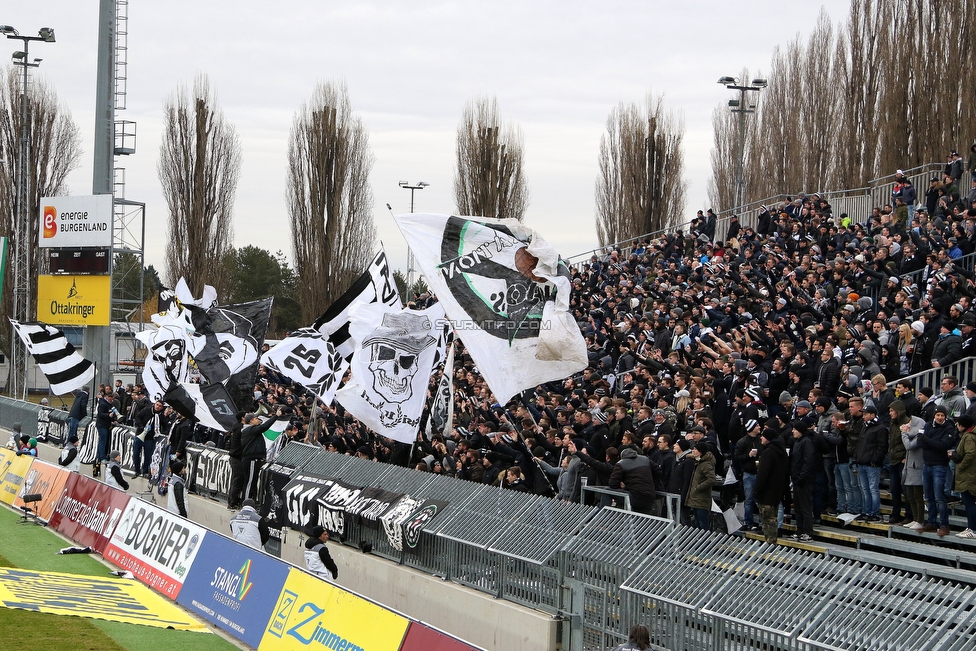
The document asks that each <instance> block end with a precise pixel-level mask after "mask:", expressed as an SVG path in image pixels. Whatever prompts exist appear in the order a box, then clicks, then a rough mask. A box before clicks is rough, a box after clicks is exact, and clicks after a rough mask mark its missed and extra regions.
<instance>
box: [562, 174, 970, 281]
mask: <svg viewBox="0 0 976 651" xmlns="http://www.w3.org/2000/svg"><path fill="white" fill-rule="evenodd" d="M943 167H944V164H943V163H928V164H925V165H920V166H918V167H914V168H912V169H909V170H904V172H905V176H906V177H907V178H908V179H909V180H911V182H912V185H914V186H915V189H916V191H917V194H918V201H919V202H920V203H921V202H922V201H923V199H924V196H925V191H926V189H927V188H928V186H929V179H930V178H931V177H932V176H933V175H938V176H941V174H942V170H943ZM971 182H972V177H971V173H970V172H968V171H967V172H964V173H963V177H962V179H961V180H960V181H959V189H960V193H961V194H962V195H963V196H965V194H966V191H967V190H968V188H969V187H970V184H971ZM894 183H895V175H894V174H889V175H887V176H882V177H879V178H877V179H872V180H871V181H869V182H868V185H867V186H865V187H863V188H851V189H846V190H821V191H806V192H805V194H807V195H812V194H818V195H819V196H821V197H823V198H825V199H827V201H828V202H829V203H830V207H831V211H832V214H833V215H834V216H835V218H836V217H839V216H840V215H841V214H842V213H846V214H847V215H849V216H850V217H851V219H853V220H854V221H855V222H860V221H864V220H865V219H867V217H868V216H869V215H870V214H871V211H872V209H873V208H875V207H879V208H880V207H883V206H885V205H886V204H891V191H892V188H893V187H894ZM799 194H800V191H797V192H795V193H793V194H791V195H787V194H776V195H773V196H769V197H765V198H763V199H759V200H758V201H753V202H751V203H748V204H745V205H743V206H739V207H738V208H727V209H725V210H722V211H720V212H719V213H717V217H718V219H717V221H716V227H715V239H716V240H725V236H726V233H728V230H729V224H730V223H731V220H730V217H731V216H732V214H733V213H735V214H736V215H737V216H738V218H739V224H740V225H741V226H742V227H743V228H745V227H746V226H751V227H752V228H755V227H756V226H757V224H758V219H759V213H760V212H761V211H762V206H768V207H774V206H778V205H779V204H782V203H783V202H784V201H786V200H787V199H790V198H794V197H796V196H797V195H799ZM689 223H690V222H681V223H677V224H674V225H672V226H669V227H668V228H664V229H659V230H657V231H653V232H651V233H645V234H643V235H639V236H637V237H633V238H630V239H627V240H622V241H620V242H615V243H614V244H608V245H607V246H603V247H598V248H596V249H593V250H592V251H585V252H583V253H579V254H576V255H574V256H571V257H569V258H568V259H567V260H568V262H569V263H570V264H571V265H572V266H576V267H577V268H580V267H582V265H583V264H585V263H586V262H587V261H588V260H589V258H590V256H592V255H596V256H597V257H603V256H605V255H606V254H607V253H609V252H610V251H612V250H614V249H619V250H620V252H621V254H622V255H623V256H624V257H626V256H629V255H630V254H631V253H632V252H633V251H634V249H635V248H636V247H637V245H638V244H639V243H640V242H642V241H649V240H652V239H655V238H657V237H660V236H661V235H663V234H665V233H673V232H675V231H676V230H677V229H679V228H686V227H687V225H688V224H689Z"/></svg>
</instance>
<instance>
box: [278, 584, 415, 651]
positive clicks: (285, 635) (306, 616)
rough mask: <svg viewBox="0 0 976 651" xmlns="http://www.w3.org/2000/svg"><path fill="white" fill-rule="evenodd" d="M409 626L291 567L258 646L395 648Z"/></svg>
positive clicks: (396, 650)
mask: <svg viewBox="0 0 976 651" xmlns="http://www.w3.org/2000/svg"><path fill="white" fill-rule="evenodd" d="M408 624H409V620H407V619H406V618H405V617H403V616H402V615H398V614H396V613H394V612H392V611H390V610H387V609H385V608H383V607H382V606H377V605H376V604H374V603H372V602H370V601H367V600H365V599H363V598H362V597H357V596H356V595H354V594H352V593H351V592H346V591H345V590H343V589H342V588H340V587H338V586H334V585H332V584H330V583H327V582H325V581H323V580H321V579H318V578H316V577H314V576H312V575H310V574H307V573H306V572H303V571H301V570H297V569H291V570H290V571H289V573H288V580H287V581H285V586H284V588H282V590H281V594H280V595H279V596H278V599H277V602H276V604H275V607H274V611H273V612H272V614H271V620H270V621H269V622H268V625H267V626H266V627H265V632H264V637H263V638H262V640H261V647H260V648H261V649H262V651H265V650H270V651H274V650H275V649H281V650H284V649H291V650H293V649H311V650H313V651H319V650H325V649H329V650H330V651H331V650H334V649H345V650H346V651H399V649H400V643H401V642H402V641H403V635H404V633H406V630H407V625H408Z"/></svg>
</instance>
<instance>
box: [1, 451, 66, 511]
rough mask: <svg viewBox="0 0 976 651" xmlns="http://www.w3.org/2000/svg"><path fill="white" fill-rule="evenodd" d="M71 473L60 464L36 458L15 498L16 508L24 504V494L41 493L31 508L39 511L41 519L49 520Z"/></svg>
mask: <svg viewBox="0 0 976 651" xmlns="http://www.w3.org/2000/svg"><path fill="white" fill-rule="evenodd" d="M70 475H71V473H70V472H69V471H67V470H65V469H64V468H62V467H60V466H55V465H52V464H50V463H45V462H43V461H41V460H40V459H34V463H32V464H31V465H30V468H29V469H28V470H27V474H26V475H25V476H24V484H23V486H22V487H21V489H20V493H19V494H18V495H17V499H15V500H14V508H16V509H19V508H20V507H22V506H24V495H30V494H39V495H41V496H42V497H41V501H39V502H32V503H31V508H32V509H34V511H35V512H36V513H37V517H39V518H40V519H41V520H44V521H49V520H50V519H51V514H52V513H54V504H55V503H56V502H57V501H58V497H60V496H61V491H62V490H64V483H65V482H66V481H67V480H68V477H69V476H70Z"/></svg>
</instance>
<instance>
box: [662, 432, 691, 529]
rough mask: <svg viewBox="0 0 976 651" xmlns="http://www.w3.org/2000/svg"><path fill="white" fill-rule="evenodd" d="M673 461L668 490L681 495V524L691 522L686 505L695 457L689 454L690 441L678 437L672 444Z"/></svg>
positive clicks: (689, 512)
mask: <svg viewBox="0 0 976 651" xmlns="http://www.w3.org/2000/svg"><path fill="white" fill-rule="evenodd" d="M673 451H674V455H675V463H674V468H673V469H672V470H671V477H670V479H669V480H668V492H669V493H674V494H675V495H680V496H681V524H685V525H688V524H691V509H689V508H688V507H687V506H686V503H687V501H688V489H689V488H690V487H691V477H692V475H694V474H695V458H694V457H693V456H691V442H690V441H689V440H688V439H678V440H677V441H676V442H675V444H674V448H673Z"/></svg>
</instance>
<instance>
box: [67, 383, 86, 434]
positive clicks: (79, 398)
mask: <svg viewBox="0 0 976 651" xmlns="http://www.w3.org/2000/svg"><path fill="white" fill-rule="evenodd" d="M87 417H88V389H87V388H85V387H82V388H81V389H78V393H76V394H75V399H74V402H72V403H71V411H69V412H68V436H77V434H78V423H79V422H80V421H81V420H83V419H85V418H87Z"/></svg>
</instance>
